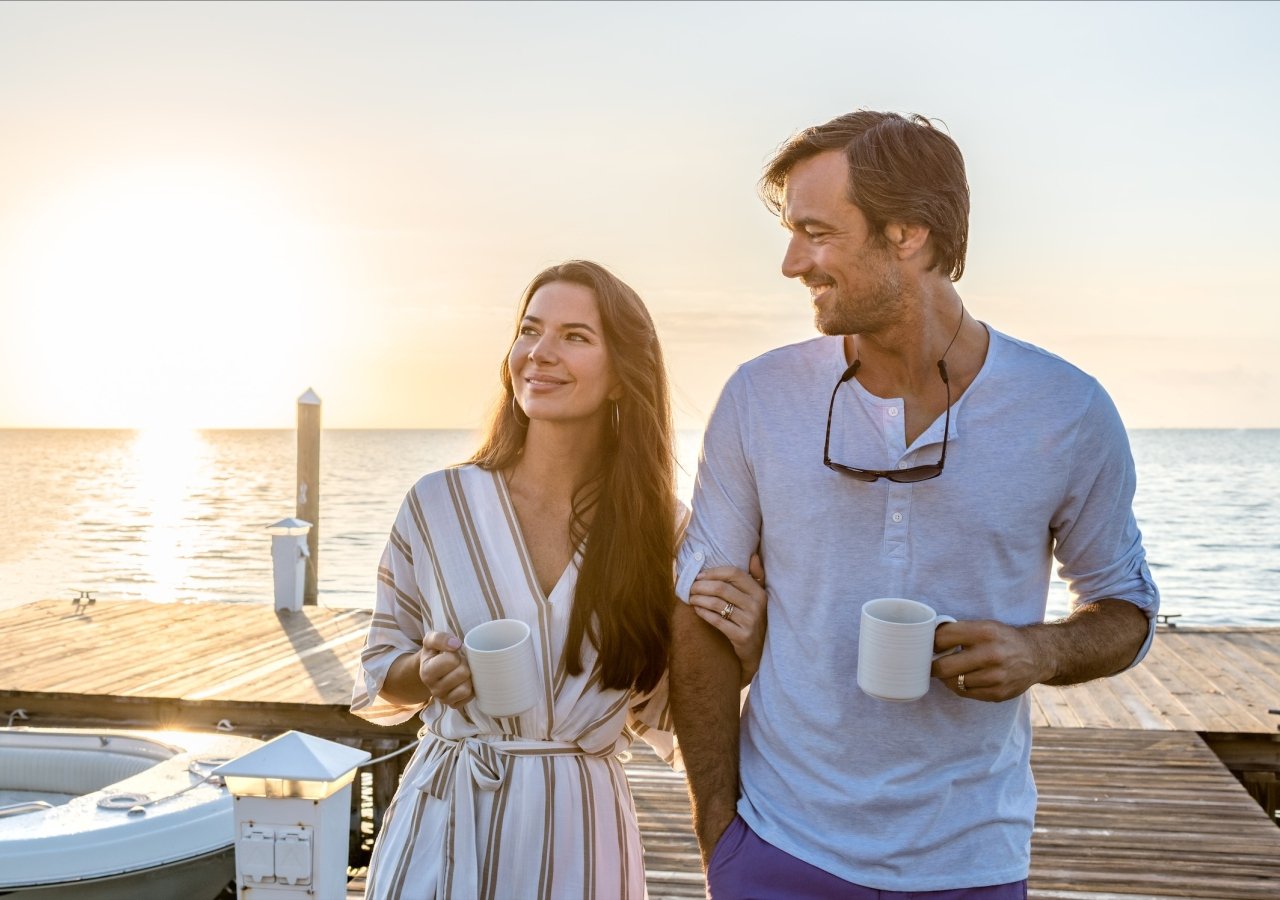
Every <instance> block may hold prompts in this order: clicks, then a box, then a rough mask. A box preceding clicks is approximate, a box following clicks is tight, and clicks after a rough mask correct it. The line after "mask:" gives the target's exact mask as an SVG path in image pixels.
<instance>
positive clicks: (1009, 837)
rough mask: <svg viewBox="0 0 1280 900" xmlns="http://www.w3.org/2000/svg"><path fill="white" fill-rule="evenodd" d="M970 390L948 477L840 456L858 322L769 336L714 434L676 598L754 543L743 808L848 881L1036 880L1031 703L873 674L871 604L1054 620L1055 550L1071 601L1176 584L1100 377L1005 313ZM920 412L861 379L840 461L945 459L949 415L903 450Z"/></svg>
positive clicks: (954, 423) (906, 887)
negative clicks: (908, 685)
mask: <svg viewBox="0 0 1280 900" xmlns="http://www.w3.org/2000/svg"><path fill="white" fill-rule="evenodd" d="M988 331H989V333H990V337H991V340H990V346H989V350H988V353H987V358H986V361H985V363H984V364H983V366H982V368H981V370H980V371H979V373H978V375H977V377H976V378H975V379H974V381H973V383H972V384H971V385H970V387H969V389H968V390H967V391H965V393H964V395H963V396H961V397H960V398H959V399H958V400H957V401H956V402H955V404H954V405H953V407H952V410H951V435H950V441H949V444H948V447H947V461H946V468H945V470H944V471H943V473H942V475H941V476H940V477H938V478H935V479H932V480H930V481H924V482H919V483H917V484H894V483H891V482H888V481H884V480H880V481H877V482H875V483H872V484H867V483H863V482H859V481H856V480H854V479H852V478H849V477H848V476H845V475H841V474H838V473H836V472H833V471H831V470H829V469H827V468H826V467H825V466H824V465H823V464H822V436H823V430H824V427H825V425H826V418H827V403H828V401H829V400H830V397H831V390H832V388H833V387H834V386H835V384H836V381H837V380H838V379H839V377H840V375H841V373H842V372H843V371H844V369H845V366H846V361H845V358H844V351H843V343H842V341H841V339H840V338H839V337H822V338H815V339H812V340H809V341H805V342H803V343H800V344H794V345H791V346H787V347H782V348H780V349H777V350H774V351H771V352H769V353H766V354H764V355H763V356H760V357H758V358H756V359H754V360H752V361H750V362H748V363H746V364H745V365H743V366H742V367H740V368H739V369H738V370H737V372H736V373H735V374H734V375H733V376H732V378H730V380H729V382H728V383H727V385H726V386H725V388H724V391H723V393H722V395H721V397H720V400H719V402H718V404H717V406H716V409H715V411H714V413H713V415H712V417H711V420H710V422H709V424H708V427H707V431H706V434H705V437H704V442H703V449H702V455H701V458H700V461H699V466H698V475H697V481H696V484H695V489H694V497H693V520H692V523H691V525H690V527H689V530H688V533H687V535H686V538H685V541H684V543H683V545H682V547H681V551H680V555H679V563H678V566H679V577H678V583H677V592H678V593H679V594H680V595H681V597H682V598H683V599H685V600H686V601H687V599H688V590H689V586H690V584H691V583H692V580H693V578H694V576H695V575H696V574H697V573H698V572H699V571H700V570H701V569H703V568H707V567H711V566H717V565H735V566H739V567H742V568H746V565H747V561H748V559H749V558H750V555H751V553H752V551H753V550H755V548H756V545H757V541H759V542H760V546H761V548H762V553H763V557H764V562H765V568H766V573H767V583H768V593H769V610H768V616H769V620H768V634H767V637H766V640H765V646H764V657H763V660H762V661H761V665H760V670H759V673H758V674H757V675H756V678H755V680H754V681H753V683H752V685H751V690H750V694H749V699H748V701H747V705H746V708H745V710H744V712H743V720H742V742H741V760H740V764H741V765H740V771H741V791H742V794H741V799H740V801H739V803H738V812H739V813H740V814H741V815H742V817H743V818H744V819H745V820H746V822H747V823H748V824H749V825H750V826H751V828H752V829H753V830H754V831H755V832H756V833H757V834H758V835H759V836H760V837H761V838H763V839H764V840H766V841H768V842H769V843H771V844H773V845H774V846H776V847H778V848H780V849H782V850H784V851H786V852H787V853H790V854H792V855H793V856H796V857H798V858H800V859H802V860H805V861H806V862H809V863H811V864H812V865H815V866H818V867H819V868H821V869H824V870H826V871H828V872H831V873H833V874H835V875H837V876H839V877H840V878H843V879H845V880H847V881H852V882H855V883H857V884H861V885H865V886H868V887H873V888H878V889H881V890H894V891H929V890H943V889H952V888H961V887H976V886H982V885H990V884H1002V883H1005V882H1009V881H1017V880H1020V879H1023V878H1026V877H1027V871H1028V867H1029V861H1030V843H1031V831H1032V825H1033V821H1034V817H1035V807H1036V791H1035V785H1034V783H1033V780H1032V775H1031V768H1030V753H1031V724H1030V712H1029V701H1028V698H1027V696H1026V695H1024V696H1022V697H1019V698H1017V699H1014V700H1010V701H1007V702H1005V703H983V702H978V701H974V700H966V699H963V698H960V697H957V696H956V695H954V694H952V693H951V692H950V691H948V690H947V689H946V688H945V687H944V686H943V685H942V684H940V683H938V682H937V681H934V682H932V683H931V687H930V690H929V693H928V694H927V695H926V696H925V697H924V698H923V699H922V700H920V701H917V702H915V703H889V702H885V701H881V700H875V699H873V698H871V697H868V696H866V695H865V694H863V693H862V692H861V691H860V690H859V689H858V687H857V684H856V671H857V646H858V624H859V612H860V610H861V608H862V604H863V603H864V602H865V601H867V600H869V599H872V598H874V597H911V598H914V599H916V600H920V601H923V602H925V603H927V604H929V605H930V606H933V607H934V608H935V609H937V610H938V611H939V612H941V613H947V614H949V615H952V616H955V617H956V618H957V619H961V620H966V619H996V620H999V621H1002V622H1006V623H1009V624H1011V625H1026V624H1031V623H1035V622H1041V621H1043V620H1044V615H1045V604H1046V598H1047V594H1048V586H1049V577H1050V567H1051V565H1052V560H1053V559H1054V558H1056V559H1057V561H1058V564H1059V569H1058V572H1059V575H1060V576H1061V577H1062V578H1063V580H1065V581H1066V583H1067V584H1068V586H1069V588H1070V590H1071V594H1072V602H1073V604H1083V603H1089V602H1092V601H1096V600H1100V599H1103V598H1116V599H1120V600H1127V601H1129V602H1131V603H1133V604H1135V605H1137V606H1138V607H1140V608H1141V609H1142V610H1143V611H1144V612H1145V613H1146V614H1147V616H1148V618H1149V619H1150V621H1151V622H1152V625H1151V630H1150V631H1149V633H1148V637H1147V642H1146V644H1144V646H1143V648H1142V650H1141V651H1140V652H1139V653H1138V655H1137V657H1136V658H1135V659H1134V663H1135V664H1136V663H1137V662H1138V661H1139V660H1140V659H1141V658H1142V657H1143V655H1145V653H1146V651H1147V648H1148V647H1149V646H1150V643H1151V636H1152V634H1154V620H1155V614H1156V610H1157V607H1158V604H1159V595H1158V593H1157V590H1156V587H1155V584H1154V583H1153V581H1152V579H1151V575H1150V573H1149V571H1148V569H1147V565H1146V562H1145V554H1144V551H1143V547H1142V537H1141V534H1140V533H1139V531H1138V526H1137V523H1136V521H1135V520H1134V516H1133V511H1132V501H1133V494H1134V487H1135V474H1134V466H1133V459H1132V456H1131V455H1130V452H1129V443H1128V437H1127V435H1126V433H1125V430H1124V426H1123V424H1122V423H1121V421H1120V417H1119V415H1118V413H1117V412H1116V409H1115V407H1114V405H1113V404H1112V402H1111V399H1110V398H1109V397H1108V396H1107V394H1106V392H1105V391H1104V390H1103V389H1102V387H1101V386H1100V385H1099V384H1098V383H1097V382H1096V381H1095V380H1094V379H1093V378H1091V377H1090V376H1088V375H1086V374H1085V373H1083V372H1081V371H1080V370H1079V369H1077V368H1075V367H1074V366H1072V365H1070V364H1068V363H1066V362H1064V361H1063V360H1062V359H1060V358H1058V357H1056V356H1054V355H1052V354H1050V353H1047V352H1046V351H1044V350H1041V349H1039V348H1037V347H1033V346H1031V345H1029V344H1026V343H1023V342H1021V341H1017V340H1014V339H1012V338H1009V337H1007V336H1005V335H1002V334H1000V333H999V332H997V331H995V330H994V329H991V328H988ZM904 419H905V416H904V415H903V403H902V401H901V400H900V399H883V398H880V397H876V396H874V395H872V394H870V393H869V392H867V391H866V390H865V389H863V388H862V386H861V385H860V384H859V383H858V381H857V380H856V379H854V380H851V381H849V382H848V383H847V384H846V385H845V386H843V387H842V388H841V389H840V392H839V394H838V396H837V399H836V406H835V413H834V419H833V424H832V431H831V458H832V460H834V461H836V462H842V463H845V464H847V465H852V466H858V467H861V468H875V469H889V468H892V467H895V466H904V465H918V464H922V463H931V462H934V461H935V460H936V459H937V457H938V453H939V451H940V449H941V441H942V428H943V417H941V416H940V417H939V418H938V419H937V421H936V422H934V423H933V424H932V425H931V426H930V427H929V428H928V429H927V430H926V431H925V432H924V433H923V434H922V435H920V437H919V438H918V439H917V440H916V441H915V443H914V444H913V445H912V446H911V447H909V448H908V447H907V446H906V445H905V431H904V424H903V423H904Z"/></svg>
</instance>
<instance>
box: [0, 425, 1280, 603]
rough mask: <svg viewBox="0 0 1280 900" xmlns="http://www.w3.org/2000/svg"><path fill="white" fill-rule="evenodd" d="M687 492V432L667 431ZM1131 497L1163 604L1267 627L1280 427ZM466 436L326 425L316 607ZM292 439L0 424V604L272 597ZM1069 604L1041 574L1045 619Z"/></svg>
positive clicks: (347, 590) (1161, 438) (1147, 461)
mask: <svg viewBox="0 0 1280 900" xmlns="http://www.w3.org/2000/svg"><path fill="white" fill-rule="evenodd" d="M679 437H680V443H679V448H678V449H679V462H680V468H679V470H678V472H677V481H678V494H679V495H680V497H681V498H682V499H683V500H685V501H686V502H687V501H688V499H689V497H690V495H691V494H692V490H693V475H694V470H695V467H696V464H697V454H698V448H699V444H700V440H701V436H700V433H699V432H696V431H684V432H681V433H680V436H679ZM1132 440H1133V449H1134V456H1135V458H1136V460H1137V462H1138V476H1139V484H1138V496H1137V500H1136V501H1135V506H1136V509H1137V514H1138V519H1139V524H1140V525H1141V527H1142V530H1143V534H1144V538H1145V541H1146V545H1147V549H1148V559H1149V563H1150V565H1151V568H1152V571H1153V573H1154V575H1155V577H1156V580H1157V582H1158V583H1159V585H1160V588H1161V592H1162V594H1163V603H1164V607H1163V608H1164V610H1165V611H1167V612H1179V613H1182V614H1183V618H1182V619H1181V621H1182V622H1183V623H1186V624H1193V623H1196V622H1200V623H1225V624H1244V623H1254V624H1280V590H1277V583H1280V464H1278V463H1277V462H1276V460H1277V459H1280V431H1172V430H1160V431H1145V430H1140V431H1135V432H1134V433H1133V435H1132ZM474 441H475V434H474V432H470V431H326V432H324V439H323V443H322V448H321V491H322V494H321V510H322V513H321V521H320V523H319V525H320V542H321V543H320V600H321V603H323V604H325V605H330V606H369V605H371V603H372V599H373V591H374V572H375V570H376V566H377V561H378V557H379V555H380V554H381V552H382V548H383V545H384V544H385V542H386V536H387V532H388V529H389V528H390V525H391V522H392V520H393V519H394V517H395V514H396V510H397V509H398V507H399V505H400V501H401V499H402V498H403V497H404V494H405V492H406V491H407V490H408V488H409V486H410V485H412V484H413V482H414V481H415V480H416V479H417V478H418V477H419V476H420V475H422V474H423V473H425V472H429V471H432V470H434V469H438V468H440V467H442V466H445V465H449V464H452V463H457V462H460V461H461V460H463V459H465V458H466V457H467V455H469V453H470V451H471V450H472V449H473V444H474ZM295 452H296V448H295V436H294V432H293V431H289V430H279V431H202V432H196V431H183V430H158V431H151V430H149V431H144V432H130V431H21V430H10V431H5V430H0V459H3V460H4V462H5V465H4V466H3V467H0V498H2V502H3V506H0V606H12V605H14V604H17V603H25V602H28V601H31V600H36V599H46V598H63V599H66V600H68V601H70V599H71V598H72V597H73V596H74V594H73V593H72V591H73V590H78V589H82V588H84V589H91V590H96V591H97V592H98V596H99V597H102V598H121V599H140V598H145V599H151V600H158V601H173V600H238V601H251V602H262V603H270V602H271V598H272V594H273V590H272V573H271V555H270V536H269V535H268V534H267V531H266V526H268V525H270V524H271V523H272V522H275V521H277V520H278V519H281V518H284V517H286V516H291V515H293V514H294V512H295V507H294V502H293V493H294V483H295V481H294V479H295V472H294V458H295ZM1066 609H1067V592H1066V588H1065V585H1063V584H1062V582H1061V581H1058V580H1057V579H1056V578H1055V579H1054V580H1053V581H1052V582H1051V584H1050V593H1049V616H1050V618H1053V617H1056V616H1059V615H1062V614H1064V613H1065V612H1066Z"/></svg>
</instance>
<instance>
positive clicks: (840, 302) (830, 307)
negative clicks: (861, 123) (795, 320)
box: [782, 150, 901, 334]
mask: <svg viewBox="0 0 1280 900" xmlns="http://www.w3.org/2000/svg"><path fill="white" fill-rule="evenodd" d="M848 189H849V167H848V163H847V162H846V161H845V158H844V155H843V154H842V153H840V152H839V151H835V150H831V151H827V152H824V153H819V154H818V155H817V156H812V157H810V158H809V159H806V160H804V161H802V162H800V163H797V164H796V166H795V167H794V168H793V169H792V170H791V172H790V173H789V174H788V175H787V182H786V189H785V191H784V194H783V207H782V226H783V227H784V228H786V229H787V231H789V232H790V233H791V240H790V242H789V243H788V244H787V252H786V255H785V256H783V258H782V274H783V275H785V276H787V277H788V278H799V279H800V280H801V281H802V282H804V284H805V286H806V287H808V288H809V294H810V297H811V298H812V300H813V320H814V325H815V326H817V329H818V330H819V331H820V332H822V333H823V334H860V333H863V332H866V331H872V330H875V329H877V328H879V327H882V326H883V325H885V324H888V323H889V322H890V321H892V320H893V319H895V318H896V316H897V311H898V309H899V306H900V302H901V301H900V295H901V278H900V273H899V270H898V267H897V265H896V259H895V258H894V256H893V254H892V252H891V250H890V248H889V247H888V246H886V245H885V244H884V243H883V242H882V241H879V240H877V239H876V236H875V235H873V234H872V233H871V231H870V227H869V225H868V223H867V219H866V216H864V215H863V214H862V211H861V210H860V209H858V207H856V206H854V205H853V204H852V203H850V202H849V199H848V197H849V190H848Z"/></svg>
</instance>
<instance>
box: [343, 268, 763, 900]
mask: <svg viewBox="0 0 1280 900" xmlns="http://www.w3.org/2000/svg"><path fill="white" fill-rule="evenodd" d="M501 380H502V387H503V392H502V396H501V399H500V401H499V404H498V406H497V409H496V411H495V413H494V416H493V419H492V422H491V424H490V425H489V428H488V432H487V434H486V436H485V438H484V440H483V443H482V445H481V447H480V449H479V450H478V451H477V452H476V454H475V455H474V456H473V457H472V458H471V460H470V461H469V462H468V463H467V464H466V465H463V466H460V467H457V468H452V469H446V470H444V471H441V472H435V473H432V474H430V475H427V476H425V477H424V478H422V479H421V480H420V481H419V482H418V483H417V484H416V485H414V487H413V489H412V490H411V491H410V492H409V494H408V496H407V497H406V499H405V501H404V503H403V505H402V506H401V509H400V513H399V515H398V516H397V518H396V522H395V526H394V528H393V529H392V532H391V537H390V540H389V541H388V544H387V548H386V551H385V552H384V554H383V557H382V562H381V564H380V566H379V569H378V598H377V608H376V611H375V614H374V616H373V619H372V622H371V625H370V630H369V635H368V638H367V641H366V646H365V650H364V653H363V654H362V657H361V666H362V670H363V677H362V678H361V679H358V683H357V685H356V688H355V691H354V696H353V700H352V707H351V708H352V711H353V712H356V713H357V714H359V715H361V716H363V717H365V718H367V719H369V720H370V721H374V722H379V723H382V724H387V725H391V724H395V723H398V722H403V721H405V720H407V719H408V718H409V717H411V716H413V715H414V714H416V713H421V715H422V719H423V721H424V722H425V723H426V727H425V728H424V730H423V732H422V743H421V744H420V745H419V747H418V748H417V750H416V751H415V754H414V757H413V759H412V760H411V762H410V763H409V765H408V767H407V768H406V770H405V774H404V778H403V780H402V782H401V785H400V789H399V791H398V792H397V794H396V797H395V799H394V800H393V801H392V803H391V804H390V806H389V807H388V810H387V814H386V816H385V818H384V821H383V823H382V827H381V831H380V834H379V837H378V840H377V843H376V845H375V847H374V852H373V858H372V860H371V863H370V869H369V877H368V888H367V896H368V897H377V898H383V897H404V898H426V897H440V898H444V897H492V898H505V897H513V896H519V897H556V898H560V897H575V898H576V897H583V898H594V897H641V896H643V895H644V893H645V883H644V863H643V859H642V856H641V848H640V838H639V832H638V829H637V826H636V819H635V810H634V807H633V806H632V803H631V795H630V791H629V789H628V786H627V781H626V776H625V774H624V772H623V770H622V766H621V764H620V763H619V761H618V759H617V754H618V753H620V752H622V751H623V750H625V749H626V748H627V747H628V746H629V745H630V743H631V739H632V735H633V734H639V735H641V736H643V737H644V738H645V739H646V740H647V741H648V742H649V743H651V744H653V746H654V747H655V748H656V749H657V750H658V752H659V754H660V755H662V756H663V758H664V759H666V760H667V761H668V762H674V759H675V748H674V743H673V739H672V735H671V733H670V732H671V723H670V718H669V714H668V710H667V688H666V664H667V644H668V638H669V617H670V614H671V608H672V603H673V602H674V582H673V555H674V551H675V547H676V542H677V535H678V532H679V531H680V530H682V528H683V524H684V521H685V519H686V518H687V515H688V511H687V510H685V509H683V508H680V509H678V501H677V500H676V498H675V472H674V460H675V455H674V449H673V439H672V427H671V417H670V407H669V403H668V397H667V385H666V373H665V368H664V366H663V361H662V352H661V349H660V347H659V345H658V340H657V336H656V333H655V331H654V328H653V322H652V321H651V319H650V317H649V314H648V312H647V310H646V309H645V307H644V304H643V303H642V302H641V300H640V298H639V297H638V296H637V295H636V293H635V291H633V290H632V289H631V288H630V287H628V286H627V285H626V284H624V283H623V282H622V281H620V280H619V279H618V278H616V277H615V276H614V275H612V274H611V273H609V272H608V271H607V270H605V269H604V268H602V267H601V266H599V265H596V264H595V263H590V262H583V261H572V262H568V263H564V264H562V265H559V266H554V267H552V268H550V269H547V270H545V271H543V272H542V273H540V274H539V275H538V276H537V277H535V278H534V280H533V281H532V282H531V283H530V285H529V286H528V288H527V289H526V290H525V293H524V296H523V299H522V302H521V307H520V314H519V322H518V325H517V329H516V335H515V340H514V341H513V343H512V346H511V350H510V353H509V355H508V358H507V360H506V361H505V363H504V365H503V366H502V370H501ZM753 571H756V570H755V569H754V564H753ZM707 574H708V575H709V576H710V577H706V578H704V579H703V580H702V581H701V582H700V585H701V586H700V588H699V591H698V596H697V598H696V599H695V601H694V602H695V603H698V604H699V605H700V606H701V607H702V609H703V612H704V615H705V618H706V620H707V621H708V622H710V623H711V624H713V625H714V626H715V627H717V628H719V629H720V630H721V631H722V632H723V633H725V634H726V636H728V637H729V638H730V640H731V641H732V643H733V645H734V648H735V651H736V652H737V653H738V655H739V657H740V659H742V661H743V672H744V683H745V682H746V680H748V679H749V677H750V675H751V674H753V673H754V671H755V667H756V666H757V665H758V663H759V656H760V647H761V643H762V641H763V627H764V615H763V611H764V591H763V589H762V588H761V587H760V586H759V584H757V583H756V582H755V581H754V580H753V579H752V578H751V577H749V576H748V575H747V574H746V573H743V572H740V571H738V570H736V569H716V570H712V571H711V572H709V573H707ZM730 604H732V606H730ZM495 618H517V619H521V620H523V621H525V622H526V623H528V625H529V626H530V628H531V630H532V632H533V635H534V644H535V648H536V654H537V657H538V675H537V677H538V682H539V692H540V698H539V700H538V702H537V703H536V704H535V706H534V708H533V709H531V710H529V711H528V712H525V713H522V714H520V715H518V716H511V717H502V718H499V719H494V718H491V717H488V716H486V715H485V714H484V713H483V712H481V711H480V710H479V709H478V708H477V707H476V705H475V704H474V703H472V702H471V700H472V698H473V692H472V686H471V676H470V671H469V670H468V668H467V665H466V661H465V659H464V658H463V655H462V654H461V653H460V650H459V648H460V647H461V638H462V636H463V635H465V634H466V632H467V631H468V630H469V629H471V628H472V627H474V626H475V625H478V624H480V623H481V622H484V621H487V620H490V619H495Z"/></svg>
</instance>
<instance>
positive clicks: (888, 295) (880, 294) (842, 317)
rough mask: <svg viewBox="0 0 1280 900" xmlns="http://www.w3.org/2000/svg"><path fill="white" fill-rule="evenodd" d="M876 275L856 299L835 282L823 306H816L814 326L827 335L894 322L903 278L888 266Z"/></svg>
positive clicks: (855, 332) (872, 327) (851, 331)
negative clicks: (874, 279) (873, 281)
mask: <svg viewBox="0 0 1280 900" xmlns="http://www.w3.org/2000/svg"><path fill="white" fill-rule="evenodd" d="M875 274H876V276H877V278H876V282H875V283H874V284H872V285H868V286H866V287H865V288H862V289H860V290H859V294H860V296H858V297H856V298H851V297H850V296H849V295H848V294H847V293H846V292H845V291H844V290H843V289H841V288H839V287H836V286H835V285H832V287H831V288H829V293H830V296H829V297H828V298H827V301H826V303H825V304H824V305H823V307H818V306H817V305H816V304H815V306H814V310H813V324H814V327H815V328H817V329H818V331H819V332H820V333H821V334H826V335H843V334H862V333H864V332H867V331H875V330H877V329H878V328H881V327H883V326H884V325H886V324H888V323H890V322H892V321H894V320H895V319H896V318H897V310H898V308H899V307H900V306H901V304H902V281H901V279H900V278H899V276H898V272H897V270H895V269H892V268H889V267H885V268H883V269H881V270H880V271H878V272H877V273H875Z"/></svg>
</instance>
